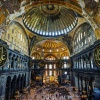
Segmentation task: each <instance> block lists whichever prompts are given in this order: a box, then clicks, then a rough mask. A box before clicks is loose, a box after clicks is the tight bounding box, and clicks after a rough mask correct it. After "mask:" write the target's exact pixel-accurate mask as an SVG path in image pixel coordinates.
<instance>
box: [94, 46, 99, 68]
mask: <svg viewBox="0 0 100 100" xmlns="http://www.w3.org/2000/svg"><path fill="white" fill-rule="evenodd" d="M94 60H95V63H96V65H97V66H100V45H99V46H97V47H96V48H95V51H94Z"/></svg>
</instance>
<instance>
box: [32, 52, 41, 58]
mask: <svg viewBox="0 0 100 100" xmlns="http://www.w3.org/2000/svg"><path fill="white" fill-rule="evenodd" d="M31 56H32V59H41V56H40V54H39V53H38V52H34V53H32V55H31Z"/></svg>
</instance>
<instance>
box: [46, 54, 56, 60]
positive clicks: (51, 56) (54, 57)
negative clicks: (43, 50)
mask: <svg viewBox="0 0 100 100" xmlns="http://www.w3.org/2000/svg"><path fill="white" fill-rule="evenodd" d="M44 59H45V60H50V59H54V60H57V57H56V55H54V54H47V55H45V57H44Z"/></svg>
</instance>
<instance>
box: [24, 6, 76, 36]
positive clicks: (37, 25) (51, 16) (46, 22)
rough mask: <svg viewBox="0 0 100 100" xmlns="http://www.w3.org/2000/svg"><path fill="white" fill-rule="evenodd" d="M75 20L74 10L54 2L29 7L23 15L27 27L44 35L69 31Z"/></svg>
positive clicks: (61, 33)
mask: <svg viewBox="0 0 100 100" xmlns="http://www.w3.org/2000/svg"><path fill="white" fill-rule="evenodd" d="M77 21H78V19H77V15H76V13H75V12H74V11H72V10H70V9H67V8H65V7H61V6H58V5H54V4H46V5H42V6H38V7H34V8H31V9H30V10H29V11H28V12H27V13H26V14H25V15H24V17H23V23H24V25H25V27H26V28H27V29H29V30H30V31H31V32H33V33H36V34H37V35H41V36H46V37H54V36H61V35H64V34H67V33H69V32H70V31H72V30H73V29H74V27H75V26H76V25H77Z"/></svg>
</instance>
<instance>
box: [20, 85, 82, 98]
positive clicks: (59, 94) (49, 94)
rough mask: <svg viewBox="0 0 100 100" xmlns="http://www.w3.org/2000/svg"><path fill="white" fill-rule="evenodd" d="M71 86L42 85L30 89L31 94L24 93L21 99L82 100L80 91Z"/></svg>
mask: <svg viewBox="0 0 100 100" xmlns="http://www.w3.org/2000/svg"><path fill="white" fill-rule="evenodd" d="M72 88H73V87H71V86H63V87H61V86H60V87H57V86H50V85H48V86H46V85H45V86H42V87H35V88H31V89H30V93H29V94H23V95H22V97H21V100H81V99H80V97H79V95H78V92H77V91H73V89H72Z"/></svg>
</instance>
